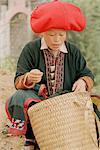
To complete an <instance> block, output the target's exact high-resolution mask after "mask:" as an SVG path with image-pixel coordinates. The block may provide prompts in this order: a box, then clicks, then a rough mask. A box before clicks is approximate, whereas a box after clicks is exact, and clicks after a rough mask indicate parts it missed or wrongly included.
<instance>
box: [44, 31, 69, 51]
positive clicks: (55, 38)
mask: <svg viewBox="0 0 100 150" xmlns="http://www.w3.org/2000/svg"><path fill="white" fill-rule="evenodd" d="M43 37H44V40H45V42H46V44H47V46H48V47H49V48H50V49H52V50H55V51H56V50H59V48H60V47H61V45H62V44H63V43H64V41H65V40H66V31H65V30H61V29H51V30H49V31H46V32H44V33H43Z"/></svg>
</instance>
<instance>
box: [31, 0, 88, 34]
mask: <svg viewBox="0 0 100 150" xmlns="http://www.w3.org/2000/svg"><path fill="white" fill-rule="evenodd" d="M30 23H31V28H32V30H33V32H36V33H41V32H45V31H47V30H50V29H64V30H74V31H82V30H83V29H84V28H85V26H86V21H85V17H84V15H83V13H82V11H81V10H80V8H79V7H77V6H75V5H73V4H71V3H67V2H61V1H59V0H54V1H52V2H48V3H43V4H41V5H39V6H37V7H36V8H35V9H34V10H33V12H32V15H31V20H30Z"/></svg>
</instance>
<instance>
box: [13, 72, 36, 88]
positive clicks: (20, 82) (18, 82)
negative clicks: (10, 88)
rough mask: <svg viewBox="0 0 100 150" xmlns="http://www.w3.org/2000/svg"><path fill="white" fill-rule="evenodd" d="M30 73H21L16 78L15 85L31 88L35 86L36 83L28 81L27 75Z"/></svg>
mask: <svg viewBox="0 0 100 150" xmlns="http://www.w3.org/2000/svg"><path fill="white" fill-rule="evenodd" d="M28 74H29V73H26V74H24V75H21V76H19V77H17V78H16V80H15V87H16V89H31V88H33V87H34V85H35V83H30V84H29V83H28V82H27V77H28Z"/></svg>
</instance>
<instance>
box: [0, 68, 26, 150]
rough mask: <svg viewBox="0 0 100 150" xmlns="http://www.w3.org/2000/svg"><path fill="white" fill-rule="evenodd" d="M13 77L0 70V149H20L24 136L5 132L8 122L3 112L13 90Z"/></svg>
mask: <svg viewBox="0 0 100 150" xmlns="http://www.w3.org/2000/svg"><path fill="white" fill-rule="evenodd" d="M13 78H14V74H13V73H10V72H8V71H4V70H0V150H21V149H22V147H23V142H24V137H21V136H20V137H17V136H11V135H9V134H7V132H6V130H7V127H6V125H7V124H9V122H8V119H7V116H6V113H5V102H6V99H7V98H8V97H9V96H10V95H11V94H12V93H13V92H14V91H15V88H14V85H13Z"/></svg>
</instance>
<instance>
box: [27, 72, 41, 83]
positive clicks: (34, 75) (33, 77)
mask: <svg viewBox="0 0 100 150" xmlns="http://www.w3.org/2000/svg"><path fill="white" fill-rule="evenodd" d="M42 76H43V72H41V71H40V70H39V69H32V70H31V71H30V72H29V74H28V76H27V82H28V83H38V82H40V81H41V79H42Z"/></svg>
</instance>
